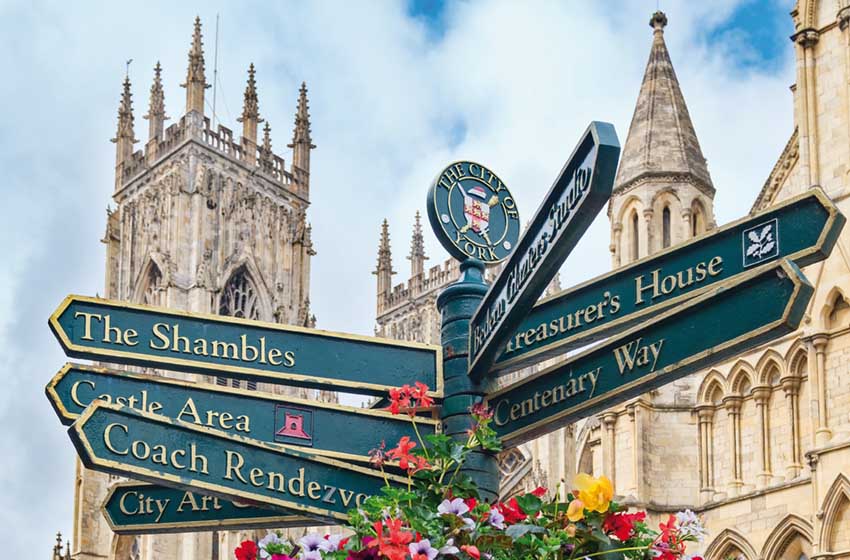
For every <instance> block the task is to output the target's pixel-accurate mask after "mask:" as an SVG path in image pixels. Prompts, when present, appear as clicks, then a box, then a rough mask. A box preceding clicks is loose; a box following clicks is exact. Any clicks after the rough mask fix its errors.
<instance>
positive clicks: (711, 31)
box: [0, 0, 794, 558]
mask: <svg viewBox="0 0 850 560" xmlns="http://www.w3.org/2000/svg"><path fill="white" fill-rule="evenodd" d="M655 8H656V0H631V1H625V0H623V1H614V0H609V1H605V2H596V1H594V2H590V1H585V2H578V1H572V2H567V1H561V2H554V1H552V2H509V1H507V0H505V1H483V0H482V1H470V2H461V3H447V4H444V3H443V2H440V1H430V2H429V1H421V2H413V3H406V2H403V1H398V2H378V1H375V2H368V3H359V2H358V3H355V2H343V1H340V2H336V3H333V2H323V3H308V2H274V3H272V2H269V3H263V4H261V3H259V2H238V3H237V2H233V3H227V4H225V3H218V2H203V3H189V2H180V3H176V2H144V3H142V2H136V3H133V4H130V3H125V2H103V3H73V5H72V4H70V3H68V2H61V1H58V2H30V1H21V2H10V0H0V75H2V76H3V79H2V80H0V107H2V111H0V170H2V179H0V192H2V201H0V244H2V250H3V257H4V258H3V261H4V262H3V266H2V267H0V311H2V313H0V364H2V365H0V368H2V369H0V375H2V376H3V381H4V383H3V387H4V390H3V391H2V392H0V420H2V430H3V432H2V434H3V435H2V436H0V542H2V543H3V544H4V550H5V551H6V552H4V553H3V556H4V557H8V558H30V557H32V558H39V557H42V558H43V557H46V555H47V554H49V552H50V547H51V546H52V542H53V534H54V533H55V532H56V531H57V530H61V531H62V532H63V533H65V534H66V535H67V534H70V531H71V526H72V511H73V508H72V506H73V504H72V496H73V485H72V481H73V476H74V452H73V449H72V447H71V444H70V441H69V440H68V438H67V436H66V434H65V431H64V430H63V429H62V427H61V426H60V424H59V422H58V421H57V419H56V418H55V416H54V414H53V412H52V410H51V408H50V406H49V404H48V403H47V400H46V399H45V398H44V394H43V387H44V385H45V383H46V382H47V381H48V380H49V379H50V377H51V376H52V375H53V374H54V373H55V372H56V370H58V368H59V367H60V366H61V365H62V363H64V361H65V358H64V356H63V355H62V352H61V351H60V349H59V346H58V344H56V343H55V342H54V340H53V337H52V336H51V335H50V333H49V331H48V328H47V325H46V320H47V317H48V316H49V314H50V313H51V311H52V310H53V309H54V308H55V306H56V305H57V304H58V303H59V301H60V300H61V298H62V297H63V296H64V295H66V294H68V293H71V292H73V293H80V294H95V293H98V292H99V293H103V273H104V260H103V259H104V252H103V246H102V244H101V243H100V242H99V240H100V239H101V237H102V235H103V231H104V224H105V217H106V215H105V208H106V206H107V205H108V204H110V202H111V199H110V195H111V192H112V190H113V165H114V146H113V145H112V144H110V143H109V139H110V138H112V137H113V136H114V133H115V114H116V109H117V105H118V99H119V94H120V91H121V81H122V79H123V76H124V68H125V62H126V61H127V60H128V59H132V60H133V62H132V64H131V65H130V78H131V80H132V82H133V93H134V102H135V115H136V135H137V137H138V138H140V139H141V140H142V143H143V142H144V141H146V140H147V126H146V125H147V123H146V121H144V120H142V119H141V115H143V114H144V113H145V111H146V106H147V100H148V90H149V88H150V80H151V76H152V67H153V65H154V64H155V63H156V61H157V60H161V61H162V64H163V68H164V70H163V78H164V82H165V88H166V108H167V110H168V113H169V115H170V116H171V117H172V119H177V118H179V117H180V115H181V114H182V112H183V109H184V103H185V93H184V90H183V89H182V88H180V87H179V84H180V83H182V81H183V78H184V76H185V71H186V52H187V49H188V46H189V41H190V36H191V26H192V20H193V18H194V16H195V15H196V14H199V15H200V16H201V18H202V19H203V23H204V33H205V37H204V38H205V47H206V54H207V58H206V60H207V76H208V79H209V80H210V81H211V80H212V68H213V50H214V42H215V41H214V29H215V19H216V14H217V13H218V14H220V29H219V52H218V66H219V80H220V85H219V87H218V91H217V98H218V101H217V114H218V118H219V120H220V121H221V122H222V123H223V124H225V125H227V126H229V127H231V128H232V129H234V130H238V129H239V128H238V124H237V123H236V122H235V119H236V117H237V116H238V115H239V113H240V112H241V100H242V91H243V89H244V83H245V69H246V68H247V66H248V64H249V63H250V62H254V63H255V64H256V66H257V82H258V87H259V96H260V111H261V113H262V116H263V117H264V118H265V119H266V120H268V121H269V122H270V124H271V126H272V138H273V144H274V147H275V149H276V150H277V151H279V152H280V151H283V153H284V155H285V157H286V159H287V161H288V160H289V159H290V157H289V152H288V151H287V150H286V149H285V148H284V146H285V145H286V144H287V142H288V141H289V139H290V137H291V134H292V120H293V112H294V109H295V101H296V96H297V88H298V85H299V84H300V83H301V81H302V80H306V82H307V84H308V87H309V88H310V105H311V113H312V123H313V139H314V142H315V143H316V144H317V145H318V149H316V150H315V151H314V154H313V162H312V171H313V176H312V178H311V187H312V193H311V195H312V207H311V210H310V214H309V217H310V220H311V222H312V224H313V234H314V241H315V247H316V249H317V251H318V255H317V256H316V257H315V258H314V259H313V276H312V298H311V299H312V302H313V308H314V312H315V313H316V315H317V316H318V321H319V326H320V327H323V328H328V329H334V330H343V331H351V332H358V333H364V334H370V333H371V332H372V330H373V326H374V318H375V317H374V313H375V312H374V310H375V295H374V294H375V279H374V276H372V275H371V274H370V272H371V271H372V270H373V269H374V266H375V260H376V249H377V242H378V234H379V229H380V223H381V220H383V219H384V218H387V219H388V220H389V222H390V227H391V236H392V248H393V256H394V261H395V268H396V270H398V271H399V274H398V276H397V277H396V279H397V281H401V280H402V279H404V278H406V277H407V274H408V273H409V263H408V261H406V260H405V259H404V256H405V255H406V254H407V251H408V250H409V242H410V230H411V226H412V222H413V216H414V213H415V212H416V210H417V209H422V208H423V204H424V198H425V192H426V189H427V186H428V183H429V181H430V180H431V179H432V178H433V176H434V175H435V174H436V173H437V172H438V171H439V170H440V168H441V167H442V166H443V165H444V164H446V163H448V162H449V161H452V160H456V159H472V160H476V161H480V162H482V163H485V164H486V165H488V166H490V167H491V168H493V169H494V170H495V171H496V172H497V173H499V175H500V176H501V177H502V179H503V180H505V182H506V183H507V185H508V186H509V188H510V189H511V190H512V192H513V193H514V195H515V197H516V199H517V200H518V203H519V210H520V214H521V216H522V218H523V220H527V219H529V218H530V217H531V216H532V214H533V212H534V209H535V208H536V206H537V204H538V203H539V201H540V200H541V198H542V195H543V194H544V193H545V192H546V190H547V189H548V187H549V186H550V184H551V181H552V180H553V179H554V178H555V175H556V174H557V172H558V170H559V169H560V168H561V166H562V165H563V163H564V160H565V159H566V157H567V156H568V155H569V153H570V152H571V150H572V148H573V146H574V144H575V142H576V140H577V139H578V136H579V135H580V134H581V132H582V131H583V130H584V129H585V127H586V126H587V124H588V122H589V121H590V120H605V121H610V122H613V123H614V125H615V126H616V128H617V131H618V134H619V136H620V139H621V142H624V141H625V136H626V133H627V131H628V124H629V120H630V118H631V113H632V109H633V107H634V103H635V99H636V97H637V93H638V88H639V86H640V81H641V78H642V75H643V70H644V67H645V64H646V59H647V55H648V53H649V46H650V42H651V29H650V28H649V27H648V20H649V17H650V15H651V13H652V12H653V11H654V10H655ZM661 8H662V9H664V10H665V11H666V12H667V15H668V17H669V21H670V23H669V26H668V27H667V32H666V35H665V36H666V38H667V43H668V47H669V49H670V52H671V56H672V58H673V63H674V65H675V68H676V71H677V74H678V76H679V79H680V82H681V85H682V89H683V91H684V94H685V98H686V100H687V103H688V106H689V109H690V113H691V117H692V119H693V122H694V125H695V127H696V131H697V134H698V136H699V139H700V142H701V144H702V149H703V152H704V153H705V156H706V157H707V159H708V164H709V169H710V171H711V174H712V177H713V179H714V184H715V186H716V188H717V197H716V207H715V208H716V217H717V221H718V223H724V222H727V221H729V220H732V219H734V218H737V217H739V216H741V215H743V214H744V213H746V212H747V211H748V210H749V207H750V205H751V203H752V201H753V199H754V197H755V196H756V194H757V193H758V191H759V189H760V188H761V185H762V184H763V182H764V180H765V178H766V176H767V174H768V173H769V172H770V169H771V167H772V166H773V163H774V162H775V160H776V158H777V156H778V155H779V153H780V152H781V150H782V147H783V145H784V144H785V142H786V141H787V139H788V136H789V135H790V133H791V131H792V126H793V125H792V105H791V94H790V92H789V90H788V86H789V85H791V84H792V83H793V81H794V71H793V50H792V45H791V42H790V41H788V39H787V37H788V36H789V35H790V34H791V33H792V31H793V29H792V25H791V19H790V17H789V16H788V11H789V10H790V8H791V0H781V1H780V0H777V1H774V0H755V1H742V0H712V1H711V2H692V1H686V0H680V1H671V0H662V1H661ZM172 122H173V121H172ZM139 147H141V144H140V145H139ZM426 248H427V253H428V255H429V256H430V257H431V260H430V261H429V263H428V265H429V266H430V265H434V264H438V263H441V262H442V261H443V259H445V258H446V255H445V253H444V252H443V251H442V250H441V249H440V248H439V247H438V245H437V242H436V240H435V238H434V237H433V235H432V234H431V233H430V231H428V232H427V236H426ZM608 266H609V253H608V224H607V220H606V219H605V216H604V213H603V214H601V215H600V217H599V219H597V221H596V222H595V223H594V225H593V227H592V228H591V230H590V233H589V234H588V235H587V236H586V237H585V238H584V239H583V240H582V242H581V243H580V245H579V247H578V248H577V250H576V252H575V253H574V254H573V256H572V257H571V258H570V259H569V260H568V261H567V263H566V265H565V266H564V268H563V271H562V281H563V284H564V287H567V286H568V285H571V284H574V283H577V282H579V281H582V280H584V279H586V278H589V277H591V276H594V275H596V274H599V273H602V272H604V271H605V270H607V268H608Z"/></svg>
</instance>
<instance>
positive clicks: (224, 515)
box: [101, 482, 332, 535]
mask: <svg viewBox="0 0 850 560" xmlns="http://www.w3.org/2000/svg"><path fill="white" fill-rule="evenodd" d="M101 513H103V516H104V518H105V519H106V523H107V524H108V525H109V528H110V529H111V530H112V532H113V533H117V534H119V535H152V534H167V533H185V532H187V531H214V530H219V531H237V530H241V529H263V528H266V529H280V528H284V527H313V526H316V525H319V524H327V523H328V522H329V520H327V519H322V518H313V517H307V516H303V515H299V514H297V513H293V512H287V511H286V510H274V509H267V508H262V507H257V506H255V505H251V504H241V503H239V502H231V501H229V500H222V499H221V498H218V497H215V496H207V495H205V494H200V493H198V492H192V491H190V490H177V489H174V488H168V487H166V486H157V485H154V484H146V483H141V482H121V483H118V484H113V485H111V486H110V487H109V491H108V492H107V494H106V498H105V499H104V500H103V505H102V506H101ZM331 522H332V521H331Z"/></svg>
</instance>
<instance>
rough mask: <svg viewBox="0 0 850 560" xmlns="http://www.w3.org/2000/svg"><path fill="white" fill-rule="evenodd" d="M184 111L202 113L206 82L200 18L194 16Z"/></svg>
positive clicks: (207, 85)
mask: <svg viewBox="0 0 850 560" xmlns="http://www.w3.org/2000/svg"><path fill="white" fill-rule="evenodd" d="M181 87H184V88H186V112H187V113H189V112H191V111H197V112H198V113H200V114H202V115H203V114H204V90H205V89H206V88H208V87H210V86H209V84H207V78H206V74H205V73H204V43H203V36H202V35H201V18H200V17H198V16H196V17H195V29H194V31H193V33H192V47H191V48H190V49H189V68H188V70H187V71H186V83H185V84H181Z"/></svg>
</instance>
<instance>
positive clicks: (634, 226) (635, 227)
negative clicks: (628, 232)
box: [631, 211, 640, 261]
mask: <svg viewBox="0 0 850 560" xmlns="http://www.w3.org/2000/svg"><path fill="white" fill-rule="evenodd" d="M631 241H632V255H631V257H632V258H631V260H633V261H636V260H637V259H638V253H639V251H640V245H639V237H638V215H637V212H634V211H632V240H631Z"/></svg>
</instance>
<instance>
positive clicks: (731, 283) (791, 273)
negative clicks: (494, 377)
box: [485, 258, 808, 445]
mask: <svg viewBox="0 0 850 560" xmlns="http://www.w3.org/2000/svg"><path fill="white" fill-rule="evenodd" d="M772 264H773V265H774V267H775V268H777V269H782V271H783V272H784V273H785V274H786V275H787V276H788V278H789V279H791V281H792V283H793V284H794V289H793V291H792V292H791V295H790V297H789V298H788V302H787V303H786V305H785V308H784V309H783V311H782V315H781V317H780V318H779V319H776V320H774V321H771V322H770V323H767V324H766V325H764V326H762V327H759V328H758V329H755V330H753V331H751V332H750V333H748V334H745V335H741V336H739V337H737V338H734V339H732V340H729V341H726V342H724V343H721V344H718V345H717V346H712V347H711V348H709V349H707V350H703V351H702V352H699V353H697V354H693V355H691V356H690V357H688V358H686V359H684V360H681V361H679V362H676V363H675V364H670V365H668V366H667V367H665V368H662V369H661V370H658V371H657V372H653V373H648V374H646V375H644V376H642V377H641V378H640V379H636V380H635V381H631V382H629V383H625V384H623V385H621V386H619V387H618V388H617V389H616V392H622V391H626V390H628V389H631V388H633V387H636V386H638V385H642V384H645V383H647V382H650V381H652V380H654V379H656V378H659V377H662V376H664V375H666V374H668V373H670V372H671V371H672V370H675V369H679V368H681V367H685V366H687V365H689V364H691V363H693V362H696V361H698V360H700V359H702V358H704V357H707V356H709V355H711V354H715V353H717V352H720V351H723V350H725V349H727V348H730V347H734V346H736V345H738V344H740V343H741V342H745V341H747V340H749V339H753V338H757V337H758V336H760V335H762V334H764V333H767V332H769V331H771V330H773V329H775V328H776V327H778V326H781V325H783V324H788V316H789V314H790V313H791V309H792V308H793V307H794V305H795V303H796V300H797V298H798V296H799V293H800V290H801V289H802V287H803V285H805V284H808V281H807V280H806V278H805V276H803V275H802V274H798V273H797V272H795V269H794V268H792V267H791V266H790V265H789V264H788V262H787V261H786V258H783V259H781V260H779V261H774V262H773V263H772ZM751 272H752V273H753V274H750V273H746V274H747V276H746V277H744V278H742V277H741V275H738V276H736V277H733V278H730V279H728V280H725V281H723V282H719V283H718V284H715V285H714V288H716V289H718V290H719V291H720V292H723V291H726V290H728V289H730V288H733V287H735V286H736V285H737V284H741V283H743V282H745V281H749V280H751V279H752V278H753V276H758V275H760V274H763V273H764V271H758V270H753V271H751ZM720 284H723V285H720ZM717 295H720V293H710V294H702V295H701V296H699V297H697V298H694V299H693V301H692V302H691V303H689V304H687V305H685V306H683V307H680V308H678V309H669V310H667V311H665V312H663V313H662V314H661V315H659V316H658V318H657V319H655V320H653V321H652V322H650V323H644V324H642V325H637V326H636V327H633V328H631V329H629V330H627V331H625V332H623V333H621V334H620V335H618V337H617V340H625V339H627V338H634V336H635V335H636V334H637V333H640V332H641V331H644V330H646V329H648V328H652V327H653V326H655V325H656V324H657V323H659V322H660V321H662V320H664V319H666V318H668V317H670V316H671V315H676V314H679V313H683V312H685V311H687V310H688V309H691V308H693V307H696V306H697V305H700V304H703V303H705V302H706V301H707V300H711V299H712V298H713V297H716V296H717ZM605 344H606V345H607V344H609V342H606V343H605ZM598 349H599V348H598V347H594V348H590V349H588V350H585V351H584V352H582V353H580V354H578V355H577V356H575V357H573V358H571V359H570V360H569V362H564V363H560V364H555V365H553V366H550V367H548V368H546V369H544V370H542V371H539V372H537V373H535V374H533V375H531V376H529V377H527V378H524V379H522V380H520V381H517V382H516V383H513V384H511V385H508V386H506V387H504V388H502V389H500V390H498V391H495V392H494V393H492V394H490V395H488V396H487V398H486V399H485V402H486V403H487V404H488V405H489V404H490V403H492V402H493V401H495V400H496V399H498V398H499V397H500V396H502V395H504V394H505V393H507V392H509V391H513V390H514V389H517V388H519V387H521V386H522V385H525V384H527V383H529V382H532V381H534V380H536V379H538V378H539V377H542V376H544V375H548V374H550V373H551V372H553V371H554V370H557V369H559V368H563V367H565V366H566V365H567V364H568V363H576V362H578V361H579V360H581V359H584V358H585V357H586V356H588V355H589V354H592V353H593V352H596V351H597V350H598ZM613 393H614V391H609V392H608V393H606V394H602V395H598V396H596V397H593V398H592V399H589V400H587V401H585V402H583V403H580V404H577V405H574V406H571V407H568V408H567V409H564V410H562V411H561V412H558V413H555V414H552V415H549V416H547V417H545V418H542V419H540V420H537V421H536V422H533V423H531V424H529V425H528V426H524V427H522V428H518V429H517V430H514V431H512V432H508V433H507V434H505V435H503V436H501V438H502V441H503V442H505V444H506V445H519V444H520V443H523V442H525V441H528V440H529V439H532V438H533V437H535V436H536V435H538V434H533V433H532V434H531V435H530V436H529V437H524V436H525V435H526V434H529V432H532V431H534V430H537V429H539V428H540V427H542V426H544V425H546V424H550V423H553V422H556V421H557V420H560V419H561V418H563V417H565V416H569V415H572V414H575V413H577V412H581V411H582V410H585V409H587V408H590V407H593V406H594V405H597V404H598V403H600V402H601V401H604V400H606V399H610V397H611V395H612V394H613Z"/></svg>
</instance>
